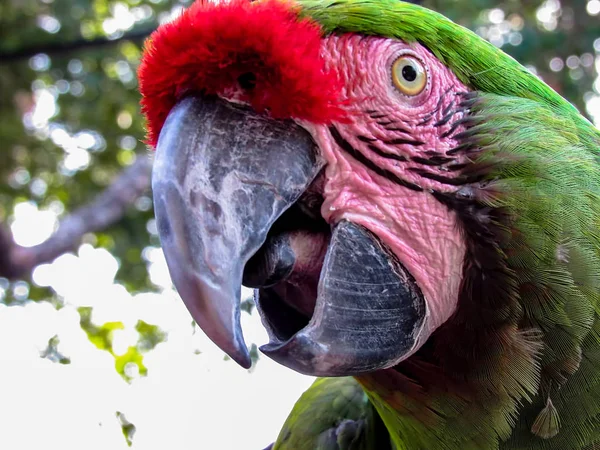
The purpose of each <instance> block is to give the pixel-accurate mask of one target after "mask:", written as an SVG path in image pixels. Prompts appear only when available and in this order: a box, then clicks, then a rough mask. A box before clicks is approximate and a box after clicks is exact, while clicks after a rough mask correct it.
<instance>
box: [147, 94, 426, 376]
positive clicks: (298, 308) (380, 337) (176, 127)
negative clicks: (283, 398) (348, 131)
mask: <svg viewBox="0 0 600 450" xmlns="http://www.w3.org/2000/svg"><path fill="white" fill-rule="evenodd" d="M323 167H324V162H323V160H322V159H321V158H320V156H319V153H318V149H317V148H316V145H315V143H314V141H313V139H312V137H311V136H310V134H309V133H308V132H307V131H306V130H305V129H303V128H302V127H300V126H299V125H297V124H296V123H294V122H292V121H276V120H273V119H270V118H268V117H265V116H261V115H259V114H257V113H255V112H252V111H250V110H248V109H245V108H243V107H239V106H236V105H233V104H231V103H228V102H226V101H224V100H220V99H217V98H214V97H188V98H185V99H184V100H182V101H181V102H180V103H179V104H177V105H176V106H175V107H174V108H173V110H172V111H171V112H170V114H169V116H168V118H167V121H166V122H165V124H164V126H163V129H162V132H161V134H160V138H159V141H158V146H157V154H156V162H155V166H154V172H153V179H152V187H153V191H154V204H155V212H156V218H157V224H158V231H159V236H160V239H161V244H162V247H163V250H164V253H165V257H166V260H167V263H168V266H169V271H170V273H171V277H172V279H173V282H174V284H175V286H176V288H177V290H178V291H179V293H180V295H181V297H182V299H183V301H184V302H185V304H186V306H187V308H188V309H189V311H190V313H191V314H192V316H193V318H194V319H195V320H196V322H197V323H198V325H199V326H200V327H201V328H202V329H203V330H204V332H205V333H206V334H207V335H208V336H209V337H210V339H212V341H213V342H215V344H217V345H218V346H219V347H220V348H221V349H222V350H223V351H225V352H226V353H227V354H228V355H229V356H231V357H232V358H233V359H234V360H235V361H237V362H238V363H239V364H240V365H241V366H243V367H246V368H248V367H249V366H250V357H249V353H248V350H247V348H246V345H245V343H244V338H243V335H242V330H241V326H240V307H239V304H240V292H241V286H242V283H244V284H246V285H249V286H251V287H254V288H256V289H257V305H258V307H259V311H260V313H261V317H262V319H263V323H264V324H265V326H266V328H267V331H268V332H269V335H270V339H271V342H270V343H269V344H267V345H266V346H263V347H262V349H261V350H262V351H263V352H264V353H265V354H267V355H268V356H270V357H271V358H273V359H275V360H276V361H279V362H281V363H282V364H284V365H286V366H288V367H290V368H293V369H295V370H297V371H299V372H303V373H307V374H311V375H325V376H335V375H352V374H358V373H364V372H368V371H372V370H377V369H380V368H384V367H390V366H392V365H394V364H397V363H398V362H399V361H401V360H402V359H403V358H404V357H405V355H407V354H409V353H410V352H411V350H412V349H413V347H414V345H415V343H416V341H417V337H418V334H419V332H420V330H421V327H422V324H423V321H424V317H425V302H424V299H423V296H422V294H421V291H420V290H419V288H418V286H417V285H416V283H415V282H414V280H413V279H412V277H411V276H410V274H409V273H408V272H407V271H406V270H405V269H404V268H403V266H402V265H401V264H400V263H399V262H398V261H397V259H396V258H395V256H394V255H393V254H392V253H391V252H390V251H389V249H387V248H386V247H385V246H384V245H382V244H381V243H380V242H379V240H378V238H377V237H376V236H375V235H373V234H372V233H371V232H369V231H368V230H366V229H364V228H362V227H360V226H358V225H355V224H352V223H351V222H348V221H342V222H340V223H339V224H336V225H335V226H334V227H333V228H331V227H330V226H329V225H327V224H325V223H324V221H322V219H320V220H321V222H318V219H314V218H313V219H311V220H312V222H311V220H308V219H307V216H306V214H304V213H302V212H300V213H298V211H302V210H303V208H301V207H298V205H300V206H302V205H305V203H308V202H307V201H305V198H306V197H307V195H306V193H307V192H310V191H311V190H312V189H314V186H315V184H316V182H317V180H318V178H317V176H318V175H319V174H320V172H321V170H322V169H323ZM304 209H306V208H304ZM316 211H317V212H318V205H317V207H316ZM299 230H300V231H299Z"/></svg>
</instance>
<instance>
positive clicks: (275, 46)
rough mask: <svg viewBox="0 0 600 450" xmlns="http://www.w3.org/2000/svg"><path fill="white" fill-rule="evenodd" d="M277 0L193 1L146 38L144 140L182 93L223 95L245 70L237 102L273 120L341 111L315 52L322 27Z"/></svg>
mask: <svg viewBox="0 0 600 450" xmlns="http://www.w3.org/2000/svg"><path fill="white" fill-rule="evenodd" d="M298 12H299V10H298V7H297V6H295V5H294V4H293V3H291V2H284V1H282V0H262V1H257V2H253V3H251V2H249V1H247V0H232V1H231V2H227V3H211V2H208V1H205V0H199V1H196V2H195V3H194V4H193V5H192V6H191V7H190V8H189V9H187V10H186V11H185V12H184V13H183V14H182V15H181V16H180V17H178V18H177V19H175V20H174V21H173V22H171V23H168V24H165V25H163V26H161V27H160V28H159V29H157V30H156V31H155V32H154V33H153V34H152V36H151V37H150V38H149V39H148V41H147V42H146V45H145V49H144V55H143V57H142V61H141V65H140V68H139V72H138V75H139V79H140V91H141V93H142V110H143V112H144V114H145V115H146V119H147V126H148V143H149V144H150V145H152V146H153V147H154V146H156V142H157V140H158V135H159V133H160V130H161V128H162V126H163V123H164V121H165V120H166V117H167V115H168V114H169V111H170V110H171V108H172V107H173V106H174V105H175V103H176V102H177V101H178V100H179V99H180V98H181V97H182V96H183V95H184V94H185V93H187V92H203V93H207V94H217V93H223V91H225V90H226V89H231V88H234V87H236V86H238V78H239V77H240V76H241V75H244V74H248V73H251V74H252V77H254V80H255V87H254V88H251V89H248V90H247V91H245V93H244V94H243V97H242V99H243V100H246V101H248V102H249V103H250V104H251V105H252V106H253V107H254V108H255V109H256V110H257V111H260V112H262V111H268V113H269V114H270V115H271V116H272V117H275V118H294V119H302V120H307V121H310V122H313V123H327V122H330V121H332V120H335V119H339V118H341V116H342V110H341V109H340V107H339V104H338V98H339V91H340V82H339V80H338V77H337V75H336V73H335V72H333V71H328V70H327V69H326V68H325V61H324V60H323V58H322V57H321V55H320V50H321V37H322V31H321V29H320V27H319V26H318V25H317V24H316V23H315V22H313V21H311V20H310V19H301V18H300V17H299V15H298Z"/></svg>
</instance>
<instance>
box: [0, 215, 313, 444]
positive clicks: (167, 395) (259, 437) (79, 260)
mask: <svg viewBox="0 0 600 450" xmlns="http://www.w3.org/2000/svg"><path fill="white" fill-rule="evenodd" d="M15 216H16V220H15V221H14V223H13V225H12V229H13V231H14V232H15V236H16V237H17V239H18V240H19V243H21V244H29V245H32V244H33V243H35V242H38V241H40V240H41V239H42V237H43V236H44V237H45V236H47V235H48V233H49V232H50V231H51V230H52V228H53V226H54V224H55V217H54V216H53V215H52V214H48V213H46V212H44V213H41V212H39V211H37V208H35V207H34V206H32V205H31V204H29V205H28V206H21V207H19V208H17V209H16V211H15ZM149 259H150V260H151V262H150V263H149V265H150V270H151V274H152V279H153V281H154V282H155V283H157V284H158V285H159V286H160V285H161V284H162V285H164V284H166V283H169V279H168V274H167V272H166V264H165V263H164V258H163V257H162V253H161V252H160V250H158V249H154V250H152V251H151V252H149ZM117 269H118V263H117V261H116V260H115V259H114V258H113V257H112V255H111V254H110V253H108V252H107V251H106V250H103V249H95V248H93V247H92V246H90V245H83V246H82V247H80V249H79V251H78V253H77V255H72V254H71V255H64V256H62V257H60V258H59V259H58V260H56V261H55V262H54V263H53V264H52V265H46V266H42V267H40V268H38V269H37V270H36V271H35V273H34V281H35V282H36V283H38V284H42V285H51V286H52V288H53V289H54V290H55V291H56V292H57V293H58V294H59V295H61V297H63V299H64V302H65V306H64V307H63V308H62V309H60V310H58V311H57V310H56V309H55V308H54V307H53V306H51V305H50V304H48V303H27V304H26V305H25V306H11V307H6V306H4V305H2V304H0V448H2V449H11V450H21V449H28V450H29V449H36V448H47V449H61V450H70V449H77V450H79V449H81V448H86V449H90V450H92V449H98V450H106V449H111V450H118V449H127V448H132V449H138V450H151V449H157V450H158V449H160V450H164V449H165V448H173V449H177V450H187V449H190V450H191V449H194V450H197V449H215V450H218V449H250V450H260V449H262V448H264V447H265V446H267V445H268V444H270V443H271V442H272V441H274V440H275V438H276V437H277V434H278V432H279V429H280V427H281V425H282V424H283V421H284V420H285V418H286V417H287V414H288V412H289V410H290V409H291V407H292V406H293V404H294V402H295V400H296V399H297V398H298V397H299V396H300V394H301V393H302V392H303V391H304V390H305V389H306V388H307V387H308V386H309V385H310V383H311V382H312V378H310V377H305V376H302V375H299V374H297V373H295V372H293V371H291V370H289V369H286V368H284V367H282V366H279V365H278V364H276V363H274V362H272V361H271V360H269V359H268V358H266V357H264V356H262V357H261V358H260V360H259V362H258V365H257V366H256V368H255V369H254V371H253V372H252V373H249V372H248V371H246V370H244V369H242V368H240V367H239V366H237V365H236V364H235V363H233V362H232V361H224V360H223V353H222V352H221V351H220V350H218V349H217V348H216V347H215V346H214V344H212V342H210V341H209V340H208V339H207V338H206V337H205V336H204V335H203V334H202V333H201V332H200V331H198V329H196V331H195V332H194V329H193V327H192V326H191V322H192V319H191V317H190V315H189V314H188V312H187V310H186V309H185V306H184V305H183V303H182V302H181V300H179V298H178V297H177V295H176V294H175V293H174V292H173V291H172V290H171V289H170V288H167V289H165V290H164V292H163V294H153V293H145V294H140V295H137V296H131V295H129V294H128V293H127V291H126V290H125V289H124V288H123V287H122V286H119V285H115V284H114V276H115V273H116V271H117ZM79 306H93V307H94V309H93V311H94V312H93V315H92V320H93V322H94V323H96V324H98V325H100V324H103V323H105V322H108V321H121V322H123V323H124V324H125V330H123V331H117V332H116V335H115V346H114V347H115V351H116V352H119V353H124V352H125V350H126V349H127V347H128V346H129V345H132V344H135V342H136V341H137V337H138V334H137V331H135V329H134V325H135V324H136V322H137V320H138V319H141V320H144V321H146V322H148V323H152V324H156V325H159V326H160V327H161V328H162V329H163V330H164V331H166V332H168V340H167V341H166V342H164V343H162V344H159V345H158V346H157V347H156V348H155V349H154V350H151V351H150V352H148V353H147V354H146V355H145V357H144V364H145V365H146V367H147V368H148V376H147V377H136V378H135V379H134V380H133V382H132V383H131V384H129V383H127V382H126V381H124V380H123V379H122V378H121V376H120V375H119V374H118V373H117V372H116V371H115V369H114V359H113V357H112V356H111V355H110V354H109V353H107V352H105V351H101V350H98V349H97V348H96V347H95V346H94V345H93V344H92V343H90V342H89V340H88V338H87V336H86V334H85V332H84V331H83V330H82V329H81V328H80V326H79V314H78V313H77V307H79ZM242 316H243V322H244V323H243V326H244V332H245V336H246V342H247V343H248V344H250V343H252V342H255V343H257V344H262V343H265V342H266V341H267V337H266V333H265V332H264V330H263V328H262V326H261V325H260V320H259V319H258V314H257V313H254V314H253V315H252V316H250V315H248V314H246V313H242ZM54 335H58V337H59V339H60V344H59V346H58V350H59V351H60V353H62V354H63V355H65V356H67V357H69V358H70V359H71V364H68V365H61V364H58V363H53V362H51V361H50V360H48V359H43V358H40V352H41V351H43V350H44V349H45V348H46V347H47V345H48V340H49V339H50V338H51V337H53V336H54ZM197 350H200V352H201V353H200V354H199V355H198V354H195V352H196V351H197ZM116 411H121V412H122V413H124V414H125V417H126V418H127V420H129V421H130V422H132V423H133V424H134V425H135V426H136V434H135V436H134V439H133V445H132V447H127V444H126V441H125V438H124V437H123V435H122V432H121V427H120V424H119V421H118V419H117V417H116V415H115V413H116Z"/></svg>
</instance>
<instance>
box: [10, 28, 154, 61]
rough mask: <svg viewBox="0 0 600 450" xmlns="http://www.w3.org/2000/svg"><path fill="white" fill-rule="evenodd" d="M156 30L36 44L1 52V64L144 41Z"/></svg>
mask: <svg viewBox="0 0 600 450" xmlns="http://www.w3.org/2000/svg"><path fill="white" fill-rule="evenodd" d="M154 30H155V28H150V29H143V30H136V31H131V32H129V33H125V34H124V35H123V36H121V37H119V38H116V39H108V38H105V37H102V38H96V39H84V38H81V39H77V40H75V41H56V42H51V43H48V44H41V45H36V46H34V47H27V48H20V49H16V50H14V51H9V52H0V64H3V63H11V62H14V61H18V60H21V59H27V58H31V57H32V56H35V55H37V54H39V53H46V54H48V55H50V56H52V55H56V54H60V53H73V52H75V51H78V50H83V49H85V50H89V49H93V48H100V47H105V46H107V45H114V44H116V43H118V42H122V41H143V40H144V39H146V38H147V37H148V36H149V35H150V34H151V33H152V32H153V31H154Z"/></svg>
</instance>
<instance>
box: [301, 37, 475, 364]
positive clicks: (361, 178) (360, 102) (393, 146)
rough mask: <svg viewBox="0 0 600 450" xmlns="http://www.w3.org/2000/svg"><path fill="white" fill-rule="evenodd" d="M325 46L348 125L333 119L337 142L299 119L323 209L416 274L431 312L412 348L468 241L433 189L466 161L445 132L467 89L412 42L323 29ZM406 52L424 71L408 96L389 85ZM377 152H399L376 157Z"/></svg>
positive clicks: (454, 281)
mask: <svg viewBox="0 0 600 450" xmlns="http://www.w3.org/2000/svg"><path fill="white" fill-rule="evenodd" d="M322 53H323V55H324V57H325V59H326V60H327V62H328V64H329V65H330V67H334V68H336V69H337V70H338V72H339V75H340V77H341V78H342V80H343V81H344V85H345V87H344V89H343V92H342V95H343V98H342V100H343V101H345V102H347V104H348V105H349V106H348V110H349V114H348V116H349V117H350V120H351V122H350V123H337V124H335V125H334V126H335V129H337V131H338V133H339V135H338V138H337V139H335V138H334V136H332V131H331V128H330V127H327V126H322V125H320V126H315V125H314V124H313V125H310V124H306V123H302V125H303V126H305V127H306V128H307V129H309V130H310V132H311V133H312V135H313V137H314V139H315V140H316V142H317V143H318V145H319V147H320V149H321V151H322V155H323V157H324V158H325V159H326V161H327V164H328V165H327V169H326V170H327V172H326V177H325V178H326V184H325V188H324V198H325V201H324V203H323V207H322V210H321V212H322V215H323V217H324V218H325V220H327V221H328V222H329V223H332V224H335V223H337V222H339V221H340V220H342V219H347V220H349V221H351V222H353V223H356V224H360V225H362V226H364V227H366V228H367V229H369V230H370V231H372V232H373V233H374V234H375V235H377V236H378V237H379V238H380V239H381V240H382V241H383V242H384V243H385V244H387V245H388V246H389V247H390V248H391V249H392V251H393V252H394V253H395V254H396V255H397V257H398V258H399V260H400V262H401V263H402V264H403V265H404V266H405V267H406V268H407V269H408V270H409V271H410V273H411V274H412V275H413V276H414V278H415V279H416V281H417V283H418V285H419V286H420V288H421V290H422V291H423V294H424V296H425V299H426V303H427V308H428V311H427V317H426V319H425V323H424V325H423V329H422V331H421V333H420V335H419V339H418V342H417V345H416V346H415V348H414V349H413V352H412V353H414V351H416V350H417V349H418V348H419V347H420V346H421V345H422V344H423V343H424V342H425V341H426V340H427V338H428V337H429V336H430V335H431V333H432V332H433V331H434V330H435V329H436V328H438V327H439V326H440V325H441V324H443V323H444V322H445V321H446V320H447V319H448V318H449V317H450V316H451V315H452V314H453V312H454V311H455V310H456V306H457V300H458V294H459V289H460V284H461V279H462V270H463V259H464V256H465V242H464V239H463V237H462V235H461V233H460V227H459V225H458V219H457V216H456V214H455V213H454V212H452V211H450V210H449V209H448V208H447V207H446V206H444V205H443V204H442V203H440V202H439V201H438V200H436V199H435V198H434V196H433V195H432V192H433V191H438V192H454V191H456V190H457V189H458V186H457V185H456V183H454V184H453V179H454V178H455V177H456V175H457V174H458V173H459V172H458V171H457V170H456V169H457V168H458V167H460V166H458V167H454V165H457V164H462V163H465V162H467V161H463V160H461V159H460V157H455V156H451V155H447V154H446V152H447V151H448V150H451V149H452V148H454V147H456V146H457V145H458V143H457V141H456V140H455V139H454V138H453V137H452V136H454V135H455V134H456V133H459V132H461V131H464V130H463V129H462V127H461V126H456V125H455V126H454V127H453V124H454V122H456V121H457V120H458V119H460V118H461V117H462V115H463V113H462V112H461V111H460V106H459V104H460V102H461V97H460V94H461V93H465V92H468V89H467V88H466V87H465V86H464V85H463V84H462V83H461V82H460V81H459V80H458V79H457V78H456V77H455V76H454V75H453V74H452V73H451V72H450V71H449V70H448V69H447V68H446V67H444V66H443V65H442V64H441V63H440V62H439V61H438V60H437V59H436V58H435V57H434V56H433V55H432V54H431V53H429V51H428V50H427V49H425V48H424V47H422V46H420V45H418V44H406V43H403V42H400V41H397V40H392V39H384V38H378V37H364V36H358V35H343V36H330V37H328V38H326V39H325V40H324V44H323V49H322ZM403 55H411V56H413V57H415V58H417V59H418V60H420V61H421V62H422V64H423V65H424V67H425V68H426V69H427V72H428V81H427V86H426V87H425V89H424V90H423V91H422V92H421V93H420V94H417V95H416V96H414V97H410V96H407V95H405V94H403V93H402V92H400V90H398V89H397V88H396V87H395V85H394V83H393V82H392V65H393V63H394V61H395V60H396V59H397V58H398V57H400V56H403ZM448 118H449V119H448ZM444 119H448V120H444ZM440 122H443V123H440ZM333 132H335V131H333ZM340 136H341V138H342V139H343V140H345V141H346V142H347V144H349V145H350V146H351V147H353V148H354V149H355V150H357V151H359V152H360V153H361V154H362V155H363V156H364V157H366V158H368V159H369V160H371V161H372V162H374V163H375V164H376V165H377V166H378V167H380V168H384V169H385V170H387V171H388V172H390V173H392V174H394V175H396V176H397V177H398V178H400V179H401V180H404V182H406V183H405V184H404V185H403V184H399V183H398V180H397V179H396V181H392V180H390V179H389V178H390V177H389V176H388V177H386V176H382V175H380V174H377V173H375V172H374V171H373V170H372V169H369V168H367V167H366V166H365V165H364V164H363V163H360V162H358V161H357V160H356V159H355V158H354V157H352V156H351V155H350V153H349V152H348V150H347V149H346V150H344V149H343V148H342V147H343V145H340ZM386 142H387V143H386ZM370 146H374V147H371V148H370ZM374 148H375V149H374ZM377 150H378V151H379V152H383V153H388V154H391V155H395V156H396V158H395V159H392V158H390V157H382V156H379V155H378V154H377V153H376V151H377ZM453 169H454V170H453ZM439 177H441V178H439ZM406 356H409V355H406Z"/></svg>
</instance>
